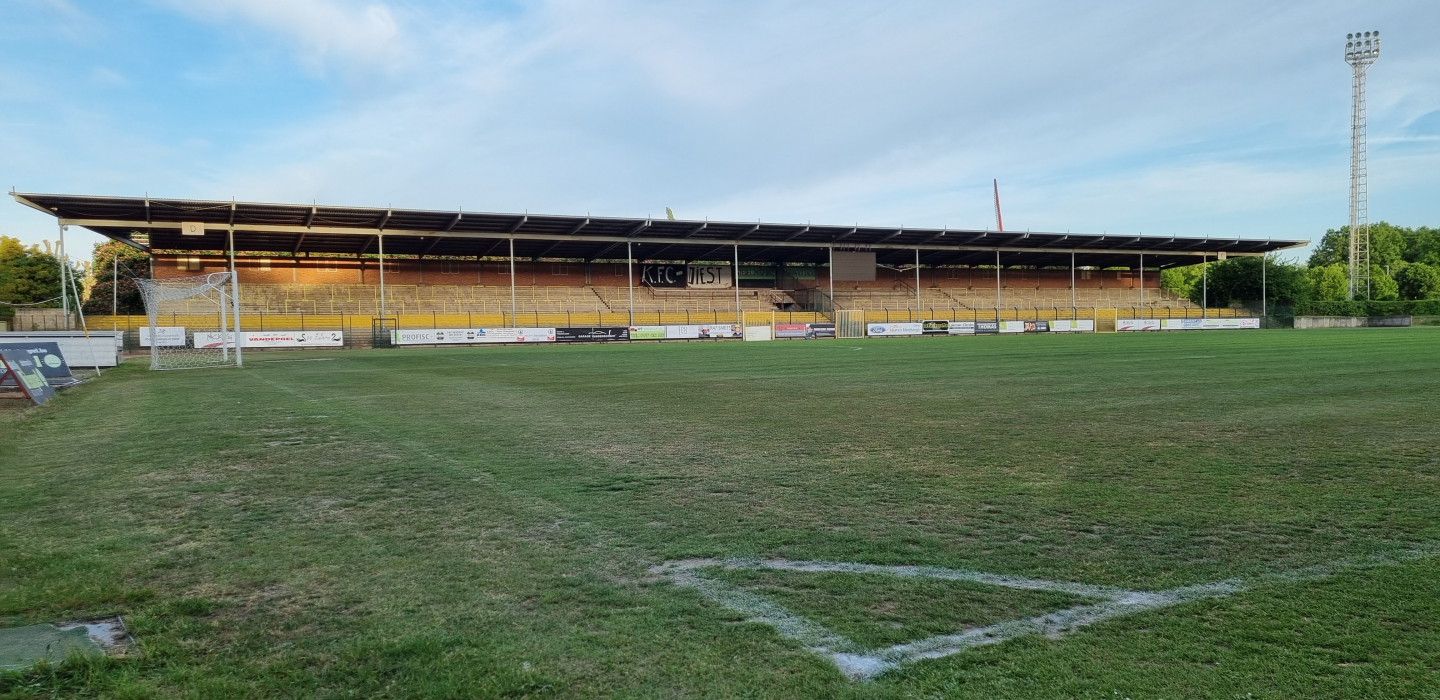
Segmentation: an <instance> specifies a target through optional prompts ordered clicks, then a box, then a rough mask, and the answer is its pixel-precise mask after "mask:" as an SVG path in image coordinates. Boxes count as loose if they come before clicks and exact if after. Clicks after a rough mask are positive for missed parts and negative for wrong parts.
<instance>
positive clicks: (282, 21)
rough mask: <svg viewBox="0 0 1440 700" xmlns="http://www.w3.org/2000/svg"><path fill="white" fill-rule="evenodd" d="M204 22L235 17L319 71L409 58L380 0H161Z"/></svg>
mask: <svg viewBox="0 0 1440 700" xmlns="http://www.w3.org/2000/svg"><path fill="white" fill-rule="evenodd" d="M164 1H165V2H166V3H167V4H168V5H170V6H172V7H174V8H175V9H176V10H178V11H180V12H183V13H185V14H187V15H190V16H192V17H196V18H198V19H203V20H206V21H210V22H230V21H240V22H244V23H248V24H251V25H254V26H256V27H258V28H260V29H262V30H264V31H266V32H270V33H272V34H275V35H278V36H280V37H283V38H284V39H286V40H287V41H289V42H291V43H292V44H293V45H294V47H295V49H296V51H297V53H298V55H299V57H300V59H301V61H302V63H303V64H304V65H305V66H307V67H308V68H309V69H311V70H315V71H319V70H323V69H324V68H326V67H328V66H330V65H333V64H336V63H339V64H342V65H361V66H365V67H368V68H376V67H379V68H382V69H385V70H393V69H396V68H397V67H399V65H400V64H403V63H405V62H407V61H408V60H410V59H411V58H412V55H411V54H410V49H411V47H410V46H409V45H408V44H407V43H406V41H405V37H404V36H403V33H402V32H401V28H400V25H399V22H398V21H397V20H396V17H395V13H394V12H393V11H392V10H391V9H390V7H389V6H388V5H386V4H384V3H365V4H355V3H342V2H337V1H336V0H164Z"/></svg>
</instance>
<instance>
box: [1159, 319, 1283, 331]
mask: <svg viewBox="0 0 1440 700" xmlns="http://www.w3.org/2000/svg"><path fill="white" fill-rule="evenodd" d="M1160 327H1161V328H1163V329H1164V330H1167V331H1199V330H1241V329H1258V328H1259V327H1260V319H1258V318H1166V319H1161V324H1160Z"/></svg>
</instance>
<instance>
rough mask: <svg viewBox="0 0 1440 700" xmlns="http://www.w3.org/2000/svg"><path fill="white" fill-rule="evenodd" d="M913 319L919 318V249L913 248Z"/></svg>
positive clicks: (917, 319)
mask: <svg viewBox="0 0 1440 700" xmlns="http://www.w3.org/2000/svg"><path fill="white" fill-rule="evenodd" d="M915 320H916V321H919V320H920V249H919V248H916V249H915Z"/></svg>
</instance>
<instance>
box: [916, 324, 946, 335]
mask: <svg viewBox="0 0 1440 700" xmlns="http://www.w3.org/2000/svg"><path fill="white" fill-rule="evenodd" d="M920 328H921V331H922V332H924V333H925V335H949V334H950V322H949V321H921V322H920Z"/></svg>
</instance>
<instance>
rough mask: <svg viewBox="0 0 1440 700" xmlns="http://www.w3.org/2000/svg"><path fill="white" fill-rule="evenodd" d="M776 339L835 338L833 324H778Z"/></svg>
mask: <svg viewBox="0 0 1440 700" xmlns="http://www.w3.org/2000/svg"><path fill="white" fill-rule="evenodd" d="M775 337H776V338H834V337H835V324H833V323H777V324H775Z"/></svg>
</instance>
